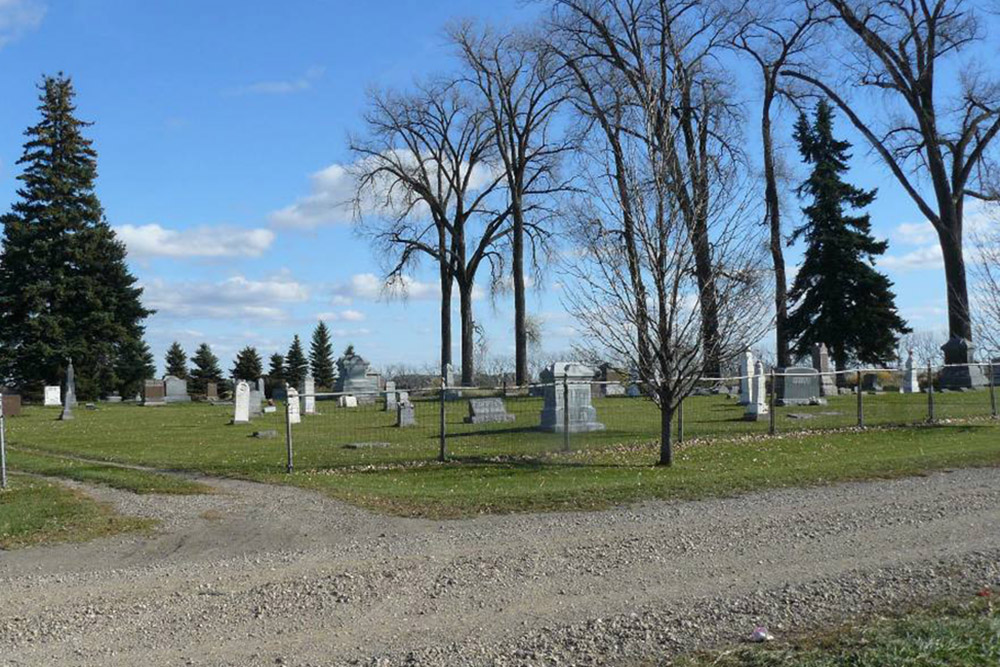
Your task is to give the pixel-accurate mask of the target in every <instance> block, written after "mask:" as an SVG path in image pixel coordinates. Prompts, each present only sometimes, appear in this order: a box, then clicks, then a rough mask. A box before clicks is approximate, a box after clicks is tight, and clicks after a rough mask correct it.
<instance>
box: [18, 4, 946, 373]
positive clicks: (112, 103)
mask: <svg viewBox="0 0 1000 667" xmlns="http://www.w3.org/2000/svg"><path fill="white" fill-rule="evenodd" d="M537 11H539V8H538V7H537V6H533V5H525V4H524V3H522V2H519V1H518V0H495V1H491V2H481V3H479V2H461V1H459V0H426V1H423V2H416V1H414V2H404V1H384V2H374V3H355V2H314V1H308V2H305V1H301V2H289V1H286V2H282V3H273V2H261V1H253V2H243V3H227V2H223V3H210V2H189V1H172V2H160V3H154V2H132V1H127V0H118V1H112V0H59V1H56V0H51V1H49V2H44V1H43V0H0V89H2V90H3V91H4V95H3V104H2V105H0V127H3V128H5V131H4V132H2V133H0V209H3V210H6V209H7V208H8V207H9V205H10V202H11V201H12V200H13V198H14V196H15V194H14V193H15V190H16V187H17V184H16V181H15V180H14V179H15V177H16V175H17V173H18V169H17V166H16V164H15V162H16V161H17V159H18V157H19V156H20V154H21V149H22V143H23V136H22V130H23V129H24V128H26V127H27V126H29V125H31V124H33V123H34V122H35V121H36V117H37V116H36V114H37V112H36V108H35V107H36V105H37V91H36V88H35V87H36V85H37V83H38V81H39V79H40V76H41V75H42V74H43V73H56V72H58V71H60V70H61V71H63V72H65V73H67V74H69V75H71V76H72V77H73V80H74V83H75V86H76V89H77V93H78V99H77V104H78V115H79V116H80V117H81V118H83V119H86V120H91V121H94V122H95V125H94V126H93V127H92V128H90V136H91V137H92V138H93V140H94V142H95V146H96V148H97V150H98V153H99V172H100V178H99V181H98V194H99V196H100V198H101V200H102V202H103V204H104V207H105V210H106V214H107V217H108V220H109V222H110V223H111V224H112V225H113V226H114V227H115V228H116V229H117V230H118V232H119V235H120V236H121V238H123V239H124V240H125V241H126V243H127V244H128V246H129V251H130V263H131V265H132V268H133V270H134V272H135V273H136V275H137V276H138V277H139V278H140V281H141V283H142V284H143V285H144V286H145V288H146V293H147V303H148V305H150V306H152V307H154V308H157V309H158V311H159V312H158V313H157V314H156V315H155V316H154V317H153V318H151V319H150V321H149V322H148V341H149V343H150V345H151V347H152V349H153V351H154V353H155V354H156V357H157V360H158V362H160V363H161V364H162V357H163V353H164V352H165V350H166V347H167V345H169V343H170V341H172V340H174V339H177V340H180V341H181V343H182V344H183V345H184V346H185V347H186V349H187V350H188V352H189V353H190V352H193V350H194V348H195V346H196V345H197V343H199V342H201V341H203V340H204V341H207V342H209V343H210V344H211V345H212V346H213V348H214V349H215V350H216V352H217V354H219V356H220V357H222V358H223V360H224V361H225V362H226V363H227V365H228V362H229V359H230V358H231V356H232V355H233V353H234V352H235V351H236V350H237V349H238V348H240V347H242V346H244V345H247V344H250V345H255V346H257V347H258V348H259V349H260V351H261V352H262V353H263V354H270V353H271V352H274V351H280V352H284V351H285V350H286V349H287V347H288V343H289V341H290V339H291V337H292V334H293V333H299V334H300V335H302V336H303V338H308V335H309V334H310V332H311V330H312V328H313V326H314V325H315V322H316V321H317V319H318V318H320V317H322V318H323V319H325V320H326V321H327V322H328V323H329V325H330V327H331V329H333V331H334V334H335V346H336V347H337V348H338V349H342V348H343V347H345V346H346V345H347V344H348V343H349V342H350V343H354V345H355V346H356V348H357V349H358V351H359V352H360V353H361V354H362V355H363V356H365V357H366V358H368V359H369V360H370V361H372V362H374V363H375V364H376V365H385V364H390V363H400V362H405V363H409V364H417V365H420V364H424V363H431V362H433V360H434V359H435V357H436V354H437V352H436V351H437V342H436V341H437V335H438V329H437V314H436V308H437V305H436V297H435V294H434V287H433V283H434V277H433V274H432V273H431V272H430V271H427V272H426V273H419V272H418V273H416V274H415V275H414V276H413V281H414V282H413V289H412V290H411V296H410V298H409V299H408V300H407V301H406V302H400V301H388V302H387V301H385V300H384V299H380V298H379V294H378V289H377V282H378V273H379V265H378V262H377V261H376V260H375V258H374V257H373V253H372V251H371V249H370V248H369V247H368V245H367V243H366V242H365V241H364V240H363V239H359V238H357V237H356V236H355V235H354V234H353V233H352V230H351V228H350V225H349V224H345V223H343V222H340V223H337V222H333V223H330V222H329V221H327V222H326V223H325V224H320V225H312V224H310V223H311V222H314V220H313V219H312V218H310V216H311V215H312V214H313V213H314V212H315V208H316V207H315V204H316V202H317V201H318V202H322V201H324V199H325V200H329V199H331V198H333V197H334V196H335V195H336V194H337V193H339V192H341V191H342V188H343V187H344V183H343V179H342V178H340V172H339V169H338V165H343V164H346V163H348V162H349V160H350V159H351V158H350V155H349V153H348V151H347V148H346V138H347V134H348V132H350V131H356V130H359V129H360V128H361V123H360V117H361V112H362V111H363V108H364V99H365V98H364V95H365V90H366V88H367V87H368V86H371V85H378V86H403V87H405V86H407V85H409V84H410V83H411V82H412V81H413V80H414V79H417V78H419V77H421V76H424V75H426V74H431V73H435V72H441V71H447V70H448V69H450V68H452V67H453V66H454V60H453V58H452V49H451V48H450V47H449V46H448V45H447V43H446V40H445V39H444V35H443V27H444V26H445V25H446V23H447V22H448V21H449V20H452V19H456V18H466V17H478V18H484V19H489V20H492V21H494V22H498V23H509V22H517V21H526V20H530V18H531V16H532V14H533V13H534V12H537ZM753 127H755V126H753V125H751V126H750V127H749V128H748V131H749V132H752V131H753ZM840 130H841V131H842V133H843V134H844V135H846V136H848V137H850V138H852V139H854V140H855V143H856V151H855V153H856V155H857V159H856V160H855V162H856V168H855V170H854V171H853V172H852V176H851V178H852V179H853V180H854V181H855V182H856V183H858V184H859V185H862V186H864V187H878V188H879V189H880V197H879V199H878V201H877V203H876V204H875V205H873V206H872V207H871V208H870V212H871V213H872V216H873V220H874V223H875V226H876V230H877V232H878V234H879V235H881V236H885V237H887V238H889V239H890V241H891V243H892V246H891V248H890V253H889V254H890V256H889V257H887V258H885V259H884V260H883V261H882V262H881V266H882V267H883V269H885V270H886V271H887V272H888V273H889V274H890V276H891V277H892V278H893V280H894V281H895V282H896V289H897V293H898V297H899V298H898V305H899V306H900V307H901V310H902V312H903V315H904V316H905V317H906V318H907V319H908V320H909V321H910V322H911V325H912V326H913V327H914V328H915V329H918V330H928V329H930V330H935V331H937V330H941V329H943V328H944V327H945V322H946V319H945V312H944V280H943V275H942V272H941V269H940V263H939V260H938V259H937V254H936V252H935V248H936V242H935V240H934V238H933V234H932V233H931V229H930V226H929V225H928V224H927V223H925V222H923V221H922V219H921V217H920V216H919V214H918V213H917V211H916V208H915V207H914V206H913V205H912V204H911V203H910V202H909V200H908V199H906V198H905V197H904V196H903V195H902V193H901V191H900V188H899V187H898V186H897V185H896V183H895V182H894V181H893V180H891V179H890V177H889V176H888V175H887V173H886V172H884V171H883V170H882V169H881V168H877V167H878V165H877V163H875V162H874V160H873V159H872V158H868V157H867V155H866V151H865V150H864V146H863V145H862V144H861V143H860V141H857V140H856V138H855V137H854V136H853V135H852V133H850V132H849V131H848V128H847V127H846V125H845V124H844V123H843V122H842V123H840ZM753 141H754V137H753V136H752V135H751V136H750V138H749V142H750V143H751V144H752V143H753ZM786 141H787V142H789V143H790V139H788V138H787V137H786ZM788 157H789V161H790V162H791V163H793V164H796V165H797V159H796V156H795V155H794V154H793V153H792V152H791V151H790V152H789V155H788ZM329 217H330V216H326V218H329ZM290 223H295V224H290ZM795 259H796V253H792V255H791V257H790V260H791V262H794V261H795ZM509 300H510V299H509V298H507V297H501V299H500V300H499V301H497V303H495V304H491V303H490V301H489V300H488V299H483V300H480V301H479V302H478V303H477V306H476V307H477V318H478V319H479V320H480V321H481V322H482V323H483V324H484V326H485V328H486V331H487V333H488V337H489V342H490V349H491V351H492V353H494V354H496V355H509V354H512V350H513V340H512V333H511V329H512V327H511V326H510V322H511V321H512V315H511V308H510V307H509V305H508V303H507V302H508V301H509ZM529 307H530V308H531V310H532V311H533V312H534V313H535V314H537V315H539V316H541V318H542V320H543V323H544V325H543V327H544V328H543V340H544V345H545V347H546V348H547V349H548V350H550V351H558V350H564V349H567V348H568V347H569V343H570V340H571V335H572V322H571V321H570V319H569V318H568V317H567V316H566V314H565V313H564V312H563V311H562V308H561V307H560V303H559V298H558V294H557V293H556V292H555V291H554V290H546V289H544V287H541V288H539V289H536V290H535V292H534V293H533V294H532V295H531V298H530V300H529ZM456 343H457V335H456Z"/></svg>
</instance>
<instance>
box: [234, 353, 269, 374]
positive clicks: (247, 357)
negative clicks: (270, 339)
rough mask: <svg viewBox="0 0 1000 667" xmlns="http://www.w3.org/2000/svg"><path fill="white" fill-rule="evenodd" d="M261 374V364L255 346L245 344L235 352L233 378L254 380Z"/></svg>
mask: <svg viewBox="0 0 1000 667" xmlns="http://www.w3.org/2000/svg"><path fill="white" fill-rule="evenodd" d="M262 374H263V364H262V363H261V360H260V355H259V354H258V353H257V349H256V348H254V347H250V346H247V347H245V348H243V349H242V350H240V351H239V352H238V353H237V354H236V365H235V366H233V377H234V378H235V379H237V380H246V381H247V382H256V381H257V380H258V379H259V378H260V376H261V375H262Z"/></svg>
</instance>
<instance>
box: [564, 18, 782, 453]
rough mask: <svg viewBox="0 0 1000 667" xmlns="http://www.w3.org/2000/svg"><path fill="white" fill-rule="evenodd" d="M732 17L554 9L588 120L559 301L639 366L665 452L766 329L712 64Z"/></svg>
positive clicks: (730, 134) (721, 92)
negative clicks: (714, 378) (710, 383)
mask: <svg viewBox="0 0 1000 667" xmlns="http://www.w3.org/2000/svg"><path fill="white" fill-rule="evenodd" d="M726 20H727V17H726V16H724V15H720V14H718V13H717V12H715V11H714V10H713V7H711V6H709V4H708V3H702V2H696V1H694V0H692V1H690V2H682V3H672V4H669V5H668V4H667V3H662V2H652V1H651V2H641V1H639V0H635V1H633V2H624V1H621V2H616V1H613V0H606V1H605V0H593V1H583V0H580V1H577V0H565V1H564V2H560V3H559V7H558V10H557V16H556V25H557V26H558V33H559V34H558V35H557V38H558V39H559V42H558V44H559V46H558V48H559V49H560V52H561V53H562V54H563V57H564V58H565V59H566V61H567V66H568V67H569V68H570V69H571V70H572V71H573V72H574V74H575V82H574V83H575V86H576V88H577V89H578V96H577V99H576V104H577V107H578V108H579V109H580V110H581V111H582V112H583V113H584V114H586V116H587V117H588V118H589V119H591V120H592V122H593V126H594V128H595V131H594V132H593V133H592V137H591V143H590V144H589V151H588V153H587V155H586V156H585V159H584V160H582V161H581V163H582V164H583V165H584V166H585V167H589V168H587V171H586V173H587V176H588V177H589V181H588V183H587V187H586V191H587V192H589V193H592V194H593V196H592V197H591V198H590V199H588V200H584V201H582V202H581V203H580V210H579V211H578V212H577V214H576V215H575V216H574V217H575V218H576V219H577V220H578V222H577V224H576V226H575V227H574V228H573V239H574V240H575V241H576V243H577V245H578V247H579V248H580V252H578V253H576V259H575V260H573V261H571V262H568V263H567V268H566V271H567V273H568V278H569V281H568V282H569V283H570V285H569V287H568V289H567V291H566V296H565V304H566V306H567V308H568V309H569V310H570V312H572V313H573V314H574V315H575V316H576V319H577V322H578V328H579V329H581V330H582V331H584V332H586V334H587V335H588V338H589V340H590V342H591V344H592V346H594V347H595V348H596V349H597V350H598V351H599V353H600V354H602V355H603V356H604V357H605V358H608V357H610V358H612V359H615V360H622V361H625V362H627V363H628V364H629V365H630V366H632V367H634V368H636V369H637V372H638V375H639V380H640V385H641V386H642V387H643V389H644V391H645V392H646V393H647V395H648V396H649V397H650V398H651V399H652V400H653V401H655V402H656V404H657V405H658V406H659V408H660V414H661V437H660V463H661V464H663V465H671V464H672V462H673V448H672V440H671V437H672V436H671V423H672V420H673V415H674V412H675V411H676V410H677V407H678V405H679V404H680V401H681V400H683V398H684V397H685V396H687V395H688V394H690V393H691V391H692V390H693V389H694V387H695V385H696V384H697V382H698V381H699V380H700V379H701V378H702V376H703V374H704V373H706V372H717V369H718V368H719V367H720V366H721V364H722V363H723V362H724V361H727V360H728V359H730V358H732V357H735V356H736V355H737V354H738V353H739V352H740V351H741V350H743V349H745V347H746V345H747V342H748V341H753V340H757V338H759V336H761V335H763V333H764V332H765V331H766V330H767V328H768V327H769V326H770V320H769V319H768V317H767V315H766V314H765V313H767V308H764V307H762V304H763V303H766V300H767V299H768V298H769V297H768V289H767V287H766V284H765V283H766V281H765V279H764V277H765V273H766V272H765V271H763V270H762V269H761V263H762V259H763V256H762V252H763V244H762V243H759V234H755V229H759V228H757V227H756V226H755V225H753V224H752V223H749V222H748V220H749V217H748V215H747V213H748V208H747V201H748V200H747V198H745V197H743V196H742V195H743V194H745V193H746V189H745V188H744V187H743V186H744V184H745V182H746V180H745V178H744V176H745V171H744V170H743V168H742V167H743V165H744V163H743V162H742V161H741V160H740V155H739V152H738V151H736V150H734V149H733V148H732V145H733V141H734V140H735V138H736V133H737V132H738V129H739V123H738V122H736V121H738V120H739V115H738V113H737V109H736V108H735V106H734V105H733V104H732V102H731V100H730V99H729V96H728V91H727V90H726V87H725V85H724V84H723V81H722V80H721V78H720V76H719V73H718V72H715V71H713V68H712V67H711V62H712V60H713V53H714V52H715V50H717V49H718V48H719V47H720V45H721V44H722V40H721V36H722V33H721V32H720V31H721V30H723V28H722V27H721V24H722V23H724V22H725V21H726ZM638 295H641V297H640V296H638Z"/></svg>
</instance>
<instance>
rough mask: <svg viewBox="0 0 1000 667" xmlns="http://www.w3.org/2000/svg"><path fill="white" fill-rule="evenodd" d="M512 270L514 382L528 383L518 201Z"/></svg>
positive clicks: (522, 228)
mask: <svg viewBox="0 0 1000 667" xmlns="http://www.w3.org/2000/svg"><path fill="white" fill-rule="evenodd" d="M513 214H514V215H513V218H514V229H513V239H512V242H513V246H514V247H513V254H514V257H513V267H512V268H513V272H514V384H516V385H517V386H519V387H521V386H524V385H526V384H528V332H527V327H526V324H525V318H526V315H527V314H526V312H525V311H526V309H525V305H524V215H523V213H522V211H521V205H520V202H517V203H516V204H515V205H514V210H513Z"/></svg>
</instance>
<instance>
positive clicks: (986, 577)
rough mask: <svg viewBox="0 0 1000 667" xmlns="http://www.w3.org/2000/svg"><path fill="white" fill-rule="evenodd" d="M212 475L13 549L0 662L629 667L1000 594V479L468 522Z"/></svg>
mask: <svg viewBox="0 0 1000 667" xmlns="http://www.w3.org/2000/svg"><path fill="white" fill-rule="evenodd" d="M208 482H209V483H210V484H211V485H213V486H215V487H217V488H218V489H219V491H220V493H219V494H216V495H209V496H136V495H133V494H129V493H124V492H119V491H114V490H111V489H104V488H93V487H87V492H88V493H90V494H91V495H93V496H94V497H96V498H98V499H100V500H105V501H108V502H111V503H112V504H114V505H115V506H116V507H117V508H118V509H119V510H120V511H122V512H124V513H127V514H133V515H141V516H151V517H156V518H159V519H161V520H162V521H163V525H162V529H161V531H160V532H158V533H157V534H155V535H151V536H126V537H117V538H109V539H105V540H99V541H95V542H91V543H87V544H81V545H63V546H56V547H46V548H36V549H28V550H23V551H14V552H0V664H2V665H49V664H59V665H136V664H147V665H174V664H190V665H247V664H286V665H336V664H362V665H369V664H371V665H397V664H420V665H424V664H426V665H437V664H449V665H450V664H456V665H458V664H461V665H464V664H483V665H489V664H512V665H513V664H530V665H548V664H567V663H569V664H609V663H610V664H615V663H618V664H630V663H631V661H632V660H637V659H642V658H649V657H662V656H664V655H668V654H669V653H670V652H674V651H678V650H684V649H689V648H691V647H695V646H705V645H709V644H712V643H715V642H719V641H733V640H737V639H739V638H741V637H743V636H744V635H746V634H747V633H748V632H749V631H750V630H751V629H752V628H753V626H754V625H755V624H757V623H765V624H767V625H769V626H770V627H771V628H772V631H775V632H776V633H777V634H781V633H783V632H786V631H790V630H792V629H801V628H805V627H808V626H810V625H812V624H815V623H821V622H824V621H828V620H831V619H839V618H844V617H849V616H852V615H854V614H859V613H869V612H873V611H879V610H883V609H888V608H893V607H897V606H898V605H900V604H903V603H906V602H907V601H910V600H920V599H923V598H926V597H928V596H938V595H952V594H958V595H971V593H972V592H974V591H975V590H978V589H979V588H981V587H983V586H985V585H1000V470H997V469H983V470H962V471H956V472H950V473H943V474H935V475H932V476H928V477H922V478H913V479H906V480H898V481H883V482H871V483H858V484H846V485H839V486H834V487H826V488H816V489H806V490H789V491H778V492H768V493H761V494H755V495H750V496H745V497H741V498H734V499H718V500H708V501H701V502H685V503H659V502H656V503H646V504H643V505H640V506H635V507H630V508H622V509H616V510H611V511H605V512H594V513H586V514H584V513H579V514H577V513H572V514H546V515H519V516H502V517H482V518H478V519H473V520H463V521H451V522H441V521H426V520H412V519H396V518H388V517H380V516H376V515H372V514H370V513H367V512H364V511H361V510H358V509H354V508H351V507H348V506H346V505H343V504H342V503H338V502H336V501H333V500H329V499H327V498H324V497H322V496H320V495H318V494H314V493H310V492H307V491H302V490H298V489H293V488H288V487H272V486H266V485H260V484H253V483H248V482H238V481H232V480H208Z"/></svg>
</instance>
